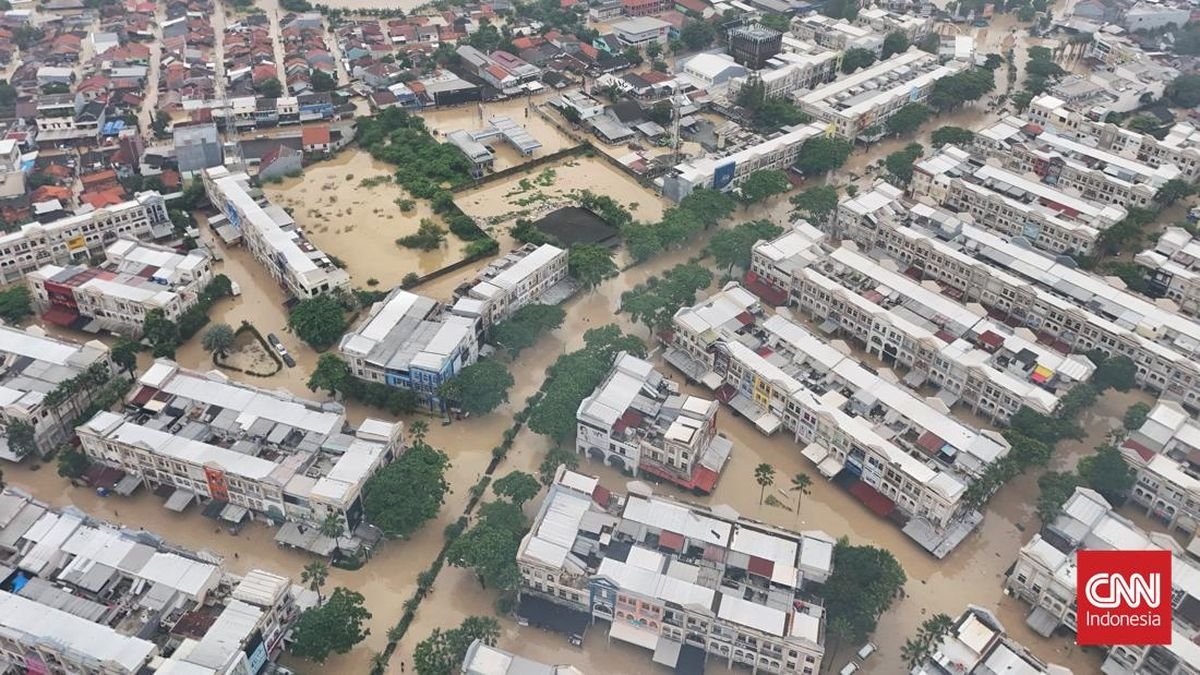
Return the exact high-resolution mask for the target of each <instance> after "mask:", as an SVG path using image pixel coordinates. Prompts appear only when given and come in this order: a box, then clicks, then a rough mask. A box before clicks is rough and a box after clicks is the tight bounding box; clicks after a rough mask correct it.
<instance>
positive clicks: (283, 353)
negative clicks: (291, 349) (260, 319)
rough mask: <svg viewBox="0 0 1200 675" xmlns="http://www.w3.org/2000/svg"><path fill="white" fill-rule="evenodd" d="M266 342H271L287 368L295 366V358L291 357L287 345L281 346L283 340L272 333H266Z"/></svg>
mask: <svg viewBox="0 0 1200 675" xmlns="http://www.w3.org/2000/svg"><path fill="white" fill-rule="evenodd" d="M267 342H269V343H271V346H272V347H274V348H275V351H277V352H279V358H281V359H283V362H284V363H285V364H287V367H288V368H295V367H296V359H293V358H292V355H291V354H289V353H288V350H287V347H284V346H283V342H282V341H281V340H280V339H279V338H278V337H277V336H276V335H275V334H274V333H268V334H267Z"/></svg>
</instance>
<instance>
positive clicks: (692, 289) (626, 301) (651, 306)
mask: <svg viewBox="0 0 1200 675" xmlns="http://www.w3.org/2000/svg"><path fill="white" fill-rule="evenodd" d="M731 232H733V231H732V230H722V231H720V232H717V233H716V234H715V235H713V240H714V241H716V240H718V238H719V237H720V238H723V237H725V236H737V235H727V233H731ZM739 241H740V239H739ZM711 283H712V272H710V271H709V270H708V269H706V268H704V267H702V266H700V265H698V264H696V263H683V264H679V265H676V266H675V267H672V268H671V269H669V270H667V271H666V272H664V273H663V276H662V277H661V278H660V277H650V278H649V279H647V280H646V282H645V283H642V284H638V285H637V286H635V287H633V288H632V289H630V290H628V291H625V292H624V293H622V294H621V309H620V311H621V312H629V318H631V319H633V320H634V321H636V322H638V323H641V324H644V325H645V326H646V327H647V328H648V329H650V330H651V331H654V330H657V329H660V328H663V327H665V326H667V325H668V324H669V323H670V321H671V317H672V316H674V315H675V312H676V311H678V310H679V308H680V307H683V306H685V305H690V304H692V303H694V302H695V301H696V292H697V291H699V290H701V289H704V288H707V287H708V285H709V284H711Z"/></svg>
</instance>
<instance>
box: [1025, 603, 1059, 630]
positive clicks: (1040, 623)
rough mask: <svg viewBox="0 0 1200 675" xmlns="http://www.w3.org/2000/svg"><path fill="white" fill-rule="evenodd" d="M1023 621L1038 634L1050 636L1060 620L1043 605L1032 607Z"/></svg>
mask: <svg viewBox="0 0 1200 675" xmlns="http://www.w3.org/2000/svg"><path fill="white" fill-rule="evenodd" d="M1025 623H1026V624H1028V625H1029V627H1030V628H1032V629H1033V631H1034V632H1035V633H1037V634H1038V635H1041V636H1042V637H1050V636H1051V635H1052V634H1053V633H1054V629H1055V628H1058V625H1059V623H1060V622H1059V620H1058V618H1057V617H1055V616H1054V615H1053V614H1051V613H1050V612H1048V611H1047V610H1046V609H1045V608H1044V607H1034V608H1033V611H1032V612H1030V613H1029V616H1027V617H1025Z"/></svg>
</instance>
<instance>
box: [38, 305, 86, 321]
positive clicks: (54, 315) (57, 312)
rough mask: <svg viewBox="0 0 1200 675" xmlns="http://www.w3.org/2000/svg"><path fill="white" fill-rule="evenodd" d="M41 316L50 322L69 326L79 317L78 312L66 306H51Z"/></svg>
mask: <svg viewBox="0 0 1200 675" xmlns="http://www.w3.org/2000/svg"><path fill="white" fill-rule="evenodd" d="M42 318H43V319H44V320H46V321H49V322H50V323H52V324H56V325H59V326H70V325H71V324H73V323H75V320H76V319H78V318H79V312H76V311H72V310H70V309H67V308H66V307H58V306H52V307H51V308H50V309H48V310H46V312H45V313H44V314H42Z"/></svg>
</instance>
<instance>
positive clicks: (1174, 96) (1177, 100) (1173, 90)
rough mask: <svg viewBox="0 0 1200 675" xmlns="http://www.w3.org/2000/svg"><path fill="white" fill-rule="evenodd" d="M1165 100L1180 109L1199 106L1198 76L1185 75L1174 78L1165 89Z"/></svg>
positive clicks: (1199, 84) (1199, 81)
mask: <svg viewBox="0 0 1200 675" xmlns="http://www.w3.org/2000/svg"><path fill="white" fill-rule="evenodd" d="M1167 98H1168V99H1170V100H1171V103H1172V104H1174V105H1177V106H1179V107H1180V108H1195V107H1196V106H1200V75H1197V74H1195V73H1186V74H1184V75H1180V76H1179V77H1177V78H1175V81H1174V82H1172V83H1171V86H1169V87H1167Z"/></svg>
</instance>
